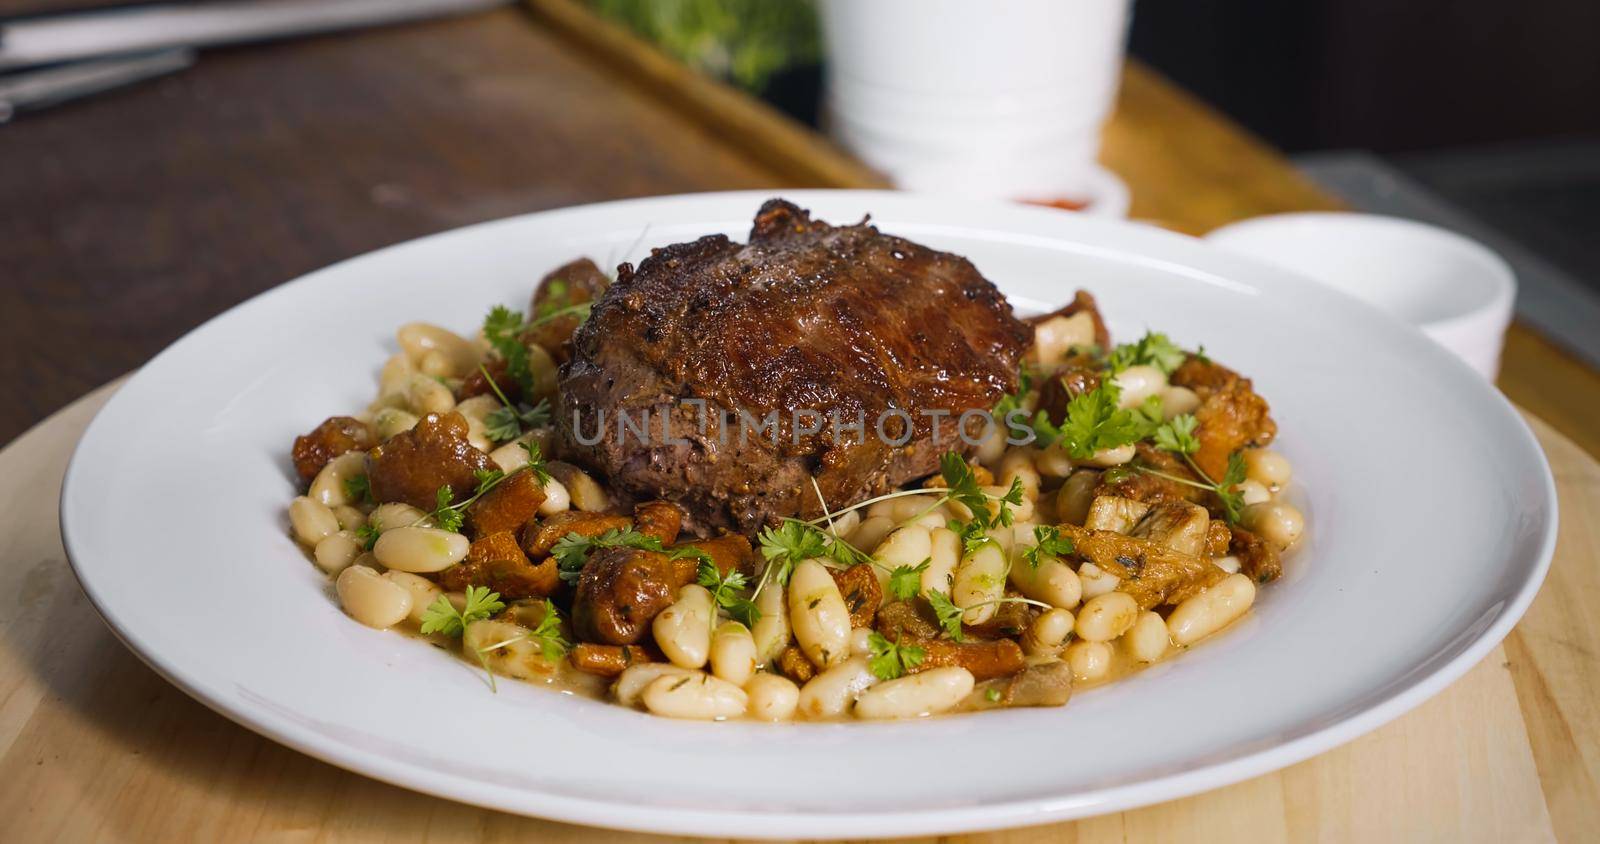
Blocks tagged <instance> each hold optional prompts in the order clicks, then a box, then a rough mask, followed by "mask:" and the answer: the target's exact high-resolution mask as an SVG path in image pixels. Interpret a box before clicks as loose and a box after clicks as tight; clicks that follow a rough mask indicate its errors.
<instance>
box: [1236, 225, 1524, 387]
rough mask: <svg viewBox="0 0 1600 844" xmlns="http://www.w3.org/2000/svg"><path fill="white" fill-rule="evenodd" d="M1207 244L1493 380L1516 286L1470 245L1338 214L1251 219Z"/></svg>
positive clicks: (1416, 228) (1500, 264)
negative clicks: (1285, 275)
mask: <svg viewBox="0 0 1600 844" xmlns="http://www.w3.org/2000/svg"><path fill="white" fill-rule="evenodd" d="M1206 240H1208V241H1210V242H1211V243H1214V244H1216V245H1217V246H1220V247H1222V248H1223V249H1227V250H1229V251H1232V252H1238V253H1240V254H1243V255H1249V256H1251V257H1254V258H1258V259H1260V260H1262V261H1266V262H1268V263H1271V264H1276V265H1278V266H1280V267H1283V268H1284V269H1288V270H1292V271H1294V272H1298V273H1300V274H1301V275H1304V276H1307V277H1309V278H1313V279H1316V280H1317V281H1320V282H1323V283H1324V284H1327V285H1330V286H1332V287H1337V288H1339V289H1340V290H1343V291H1345V292H1347V293H1350V294H1352V295H1354V296H1356V297H1357V298H1360V299H1364V300H1366V301H1368V302H1371V303H1372V304H1374V305H1377V306H1378V307H1380V308H1383V309H1384V310H1386V311H1388V312H1389V313H1392V314H1394V315H1395V316H1397V317H1400V318H1401V319H1403V320H1405V321H1407V322H1409V323H1411V324H1412V325H1415V326H1416V327H1417V328H1420V329H1421V330H1422V331H1423V333H1425V334H1427V335H1428V336H1429V337H1432V338H1433V339H1434V340H1436V341H1437V342H1438V343H1439V344H1440V345H1442V346H1444V347H1445V348H1447V349H1449V350H1450V351H1452V352H1455V353H1456V354H1457V355H1458V356H1460V357H1461V358H1462V359H1463V360H1465V361H1466V362H1467V363H1468V364H1470V365H1471V366H1472V368H1473V369H1476V370H1478V372H1480V373H1482V374H1483V376H1484V377H1485V378H1488V379H1490V380H1491V381H1492V380H1494V377H1495V376H1496V375H1497V374H1498V373H1499V371H1500V350H1501V347H1502V346H1503V345H1504V343H1505V333H1506V328H1507V326H1509V325H1510V323H1511V314H1512V305H1513V302H1514V300H1515V299H1516V292H1517V287H1516V276H1515V274H1514V273H1512V271H1511V267H1510V266H1509V265H1508V264H1506V262H1505V260H1504V259H1502V258H1501V257H1500V256H1499V255H1497V254H1495V253H1494V252H1493V251H1491V250H1490V249H1489V248H1488V247H1485V246H1484V245H1483V244H1481V243H1478V242H1477V241H1475V240H1471V239H1469V238H1466V237H1462V236H1461V235H1459V234H1456V233H1455V232H1452V231H1448V230H1446V229H1441V228H1438V227H1437V226H1430V225H1427V224H1425V223H1418V222H1415V221H1412V220H1405V219H1401V218H1399V217H1384V216H1379V215H1375V214H1345V213H1301V214H1275V215H1271V216H1267V217H1257V218H1255V219H1252V220H1245V221H1243V222H1240V223H1234V224H1232V225H1228V226H1223V227H1222V228H1220V229H1217V230H1216V231H1213V232H1211V233H1210V234H1208V235H1206Z"/></svg>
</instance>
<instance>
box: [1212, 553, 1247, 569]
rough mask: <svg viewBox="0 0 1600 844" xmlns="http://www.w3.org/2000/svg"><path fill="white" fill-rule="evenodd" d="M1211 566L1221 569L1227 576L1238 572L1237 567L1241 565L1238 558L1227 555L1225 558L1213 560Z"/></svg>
mask: <svg viewBox="0 0 1600 844" xmlns="http://www.w3.org/2000/svg"><path fill="white" fill-rule="evenodd" d="M1211 564H1212V565H1214V566H1216V567H1217V568H1219V569H1222V570H1223V571H1225V572H1227V573H1228V574H1234V573H1235V572H1237V571H1239V566H1240V565H1241V563H1240V560H1239V558H1238V557H1236V556H1234V555H1233V554H1229V555H1228V556H1226V557H1218V558H1216V559H1215V560H1212V561H1211Z"/></svg>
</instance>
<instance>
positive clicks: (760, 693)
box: [744, 673, 800, 721]
mask: <svg viewBox="0 0 1600 844" xmlns="http://www.w3.org/2000/svg"><path fill="white" fill-rule="evenodd" d="M744 693H745V694H746V695H749V696H750V705H749V707H748V708H747V709H746V710H745V714H747V715H749V716H750V717H751V718H758V719H760V720H762V721H787V720H789V719H790V718H793V717H794V710H795V707H797V706H799V705H800V687H799V686H796V685H795V684H794V681H793V680H790V679H789V678H788V677H784V676H783V675H781V674H765V673H763V674H757V675H756V676H754V677H751V678H750V680H749V682H747V683H745V684H744Z"/></svg>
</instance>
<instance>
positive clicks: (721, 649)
mask: <svg viewBox="0 0 1600 844" xmlns="http://www.w3.org/2000/svg"><path fill="white" fill-rule="evenodd" d="M711 673H712V674H715V675H716V676H718V677H721V678H722V679H724V680H727V681H728V682H730V683H732V684H734V685H736V686H743V685H744V684H745V682H746V681H748V680H749V679H750V677H751V675H753V674H755V673H756V640H755V638H754V637H752V636H751V635H750V630H749V628H747V627H745V626H744V625H743V624H740V623H739V622H737V621H725V622H723V623H722V624H720V625H718V626H717V630H716V632H715V633H712V634H711Z"/></svg>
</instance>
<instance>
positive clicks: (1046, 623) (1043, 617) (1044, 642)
mask: <svg viewBox="0 0 1600 844" xmlns="http://www.w3.org/2000/svg"><path fill="white" fill-rule="evenodd" d="M1072 625H1073V618H1072V613H1070V612H1068V611H1067V610H1064V609H1060V608H1057V609H1053V610H1045V611H1044V612H1042V613H1040V614H1039V617H1038V618H1036V619H1034V620H1033V623H1032V624H1029V625H1028V629H1027V630H1026V631H1025V632H1024V633H1023V634H1022V650H1023V651H1025V652H1027V653H1028V654H1029V655H1032V656H1040V655H1048V654H1053V653H1056V652H1057V651H1059V650H1061V645H1062V644H1063V643H1065V642H1066V641H1067V637H1068V636H1071V635H1072Z"/></svg>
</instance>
